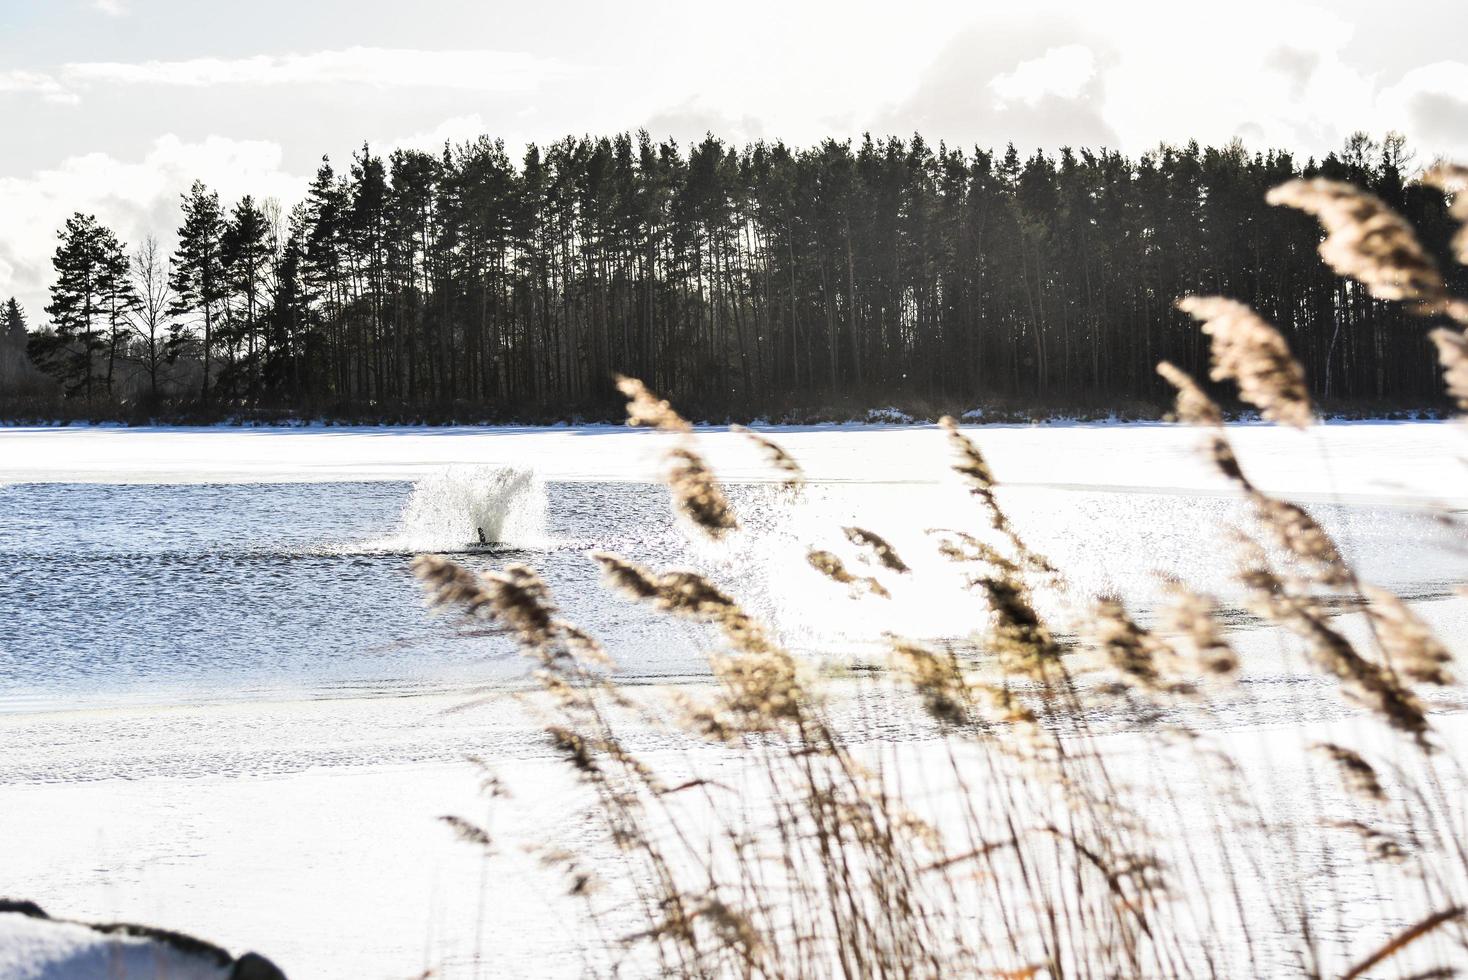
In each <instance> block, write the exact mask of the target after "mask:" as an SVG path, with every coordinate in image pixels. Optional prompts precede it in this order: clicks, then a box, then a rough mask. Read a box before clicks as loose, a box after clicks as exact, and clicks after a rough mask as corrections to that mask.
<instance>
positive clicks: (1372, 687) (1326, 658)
mask: <svg viewBox="0 0 1468 980" xmlns="http://www.w3.org/2000/svg"><path fill="white" fill-rule="evenodd" d="M1240 544H1241V545H1242V549H1241V551H1242V554H1241V559H1240V565H1239V573H1238V577H1239V581H1240V582H1241V583H1242V584H1243V585H1244V586H1245V587H1246V588H1247V589H1248V590H1249V593H1250V596H1251V603H1250V605H1251V608H1252V609H1253V610H1254V611H1255V612H1256V613H1257V614H1258V615H1260V616H1262V617H1264V618H1265V619H1268V620H1270V621H1271V622H1275V623H1278V624H1279V625H1281V626H1284V627H1285V628H1287V629H1289V630H1290V631H1291V632H1292V633H1294V634H1295V635H1296V636H1298V637H1300V638H1301V639H1302V640H1304V641H1305V648H1306V650H1307V651H1308V653H1309V654H1310V657H1311V659H1312V660H1314V661H1315V663H1316V664H1318V665H1319V666H1320V667H1321V668H1322V669H1324V670H1327V671H1329V672H1330V673H1331V674H1333V675H1335V676H1336V677H1337V678H1338V679H1339V680H1340V681H1341V682H1342V684H1343V686H1344V688H1345V690H1346V691H1347V692H1348V693H1349V694H1351V695H1352V696H1353V697H1355V698H1356V699H1357V700H1359V701H1360V702H1361V703H1362V704H1364V705H1366V706H1367V707H1368V708H1370V709H1371V710H1373V711H1375V712H1376V713H1377V714H1378V715H1379V716H1380V717H1381V718H1382V719H1383V720H1385V721H1386V722H1387V723H1388V724H1389V725H1391V727H1393V728H1396V729H1397V730H1399V731H1402V732H1406V733H1407V734H1410V735H1412V736H1414V737H1416V739H1417V740H1418V742H1419V743H1420V744H1422V745H1424V746H1426V744H1427V743H1426V736H1427V732H1428V730H1429V726H1428V723H1427V715H1426V713H1425V712H1424V711H1423V708H1422V703H1421V702H1420V701H1419V700H1418V699H1417V696H1416V695H1414V694H1413V693H1412V692H1411V691H1410V690H1409V689H1407V688H1406V687H1404V686H1403V685H1402V684H1401V683H1400V682H1399V681H1398V680H1397V678H1396V676H1395V675H1394V674H1393V673H1392V672H1391V671H1389V670H1387V669H1386V668H1384V667H1381V666H1379V665H1377V664H1374V663H1372V662H1371V661H1369V660H1367V659H1366V658H1364V657H1362V656H1361V655H1360V654H1359V653H1357V652H1356V648H1355V647H1354V646H1352V645H1351V642H1350V641H1349V640H1347V639H1346V638H1345V637H1344V636H1342V635H1341V634H1340V633H1337V632H1336V631H1335V630H1333V629H1331V628H1330V627H1329V626H1327V625H1326V617H1325V612H1324V611H1323V610H1322V609H1321V608H1320V606H1319V604H1318V603H1317V602H1316V601H1315V600H1314V599H1312V598H1311V597H1310V596H1308V595H1305V594H1303V593H1301V592H1299V591H1297V590H1293V589H1291V588H1289V587H1288V586H1287V585H1286V584H1285V582H1283V581H1282V580H1281V579H1280V578H1279V577H1278V576H1276V575H1275V574H1274V572H1273V571H1272V570H1271V569H1270V568H1269V565H1268V560H1267V558H1265V556H1264V553H1263V550H1262V549H1260V548H1259V547H1258V546H1257V545H1255V544H1253V543H1252V542H1249V541H1247V540H1242V541H1241V542H1240Z"/></svg>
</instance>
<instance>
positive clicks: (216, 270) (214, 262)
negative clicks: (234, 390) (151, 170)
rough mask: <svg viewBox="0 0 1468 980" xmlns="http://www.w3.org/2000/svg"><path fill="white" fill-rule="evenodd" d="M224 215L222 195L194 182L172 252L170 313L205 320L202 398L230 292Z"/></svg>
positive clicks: (185, 200) (206, 393) (205, 395)
mask: <svg viewBox="0 0 1468 980" xmlns="http://www.w3.org/2000/svg"><path fill="white" fill-rule="evenodd" d="M223 233H224V215H223V212H222V211H221V209H220V206H219V194H218V193H217V192H215V191H211V190H209V189H208V188H207V187H205V186H204V183H203V182H202V181H197V180H196V181H194V184H193V186H192V187H190V188H189V192H188V193H187V194H185V195H183V224H182V225H180V226H179V229H178V249H177V251H175V252H174V255H173V270H172V276H171V279H170V281H169V286H170V287H171V288H172V290H173V293H174V299H173V306H172V307H171V313H172V314H173V315H174V316H192V317H195V318H198V319H201V320H202V325H203V335H202V338H201V340H202V353H203V361H204V379H203V381H202V383H201V385H200V399H201V400H202V401H204V402H205V403H207V402H208V400H209V385H210V382H211V378H212V374H213V356H214V345H215V340H214V322H215V319H216V317H217V316H218V314H219V310H220V305H221V304H222V302H223V301H224V298H225V296H226V295H227V286H228V284H227V281H226V279H225V274H224V256H223V248H222V243H221V240H220V239H221V236H222V235H223Z"/></svg>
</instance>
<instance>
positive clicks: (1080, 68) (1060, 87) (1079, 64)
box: [989, 44, 1096, 105]
mask: <svg viewBox="0 0 1468 980" xmlns="http://www.w3.org/2000/svg"><path fill="white" fill-rule="evenodd" d="M1095 77H1096V55H1095V54H1094V53H1093V52H1092V51H1091V49H1090V48H1088V47H1086V46H1085V45H1084V44H1067V45H1064V46H1062V47H1058V48H1050V49H1049V50H1048V51H1046V52H1045V53H1044V54H1043V55H1041V56H1040V57H1038V58H1032V59H1030V60H1029V61H1023V62H1020V63H1019V64H1018V65H1016V66H1015V68H1014V70H1013V71H1010V72H1005V73H1004V74H1002V75H998V76H996V77H995V78H994V80H993V81H991V82H990V83H989V87H990V88H991V89H993V90H994V94H995V95H997V96H999V99H1000V101H1001V102H1023V103H1024V104H1025V105H1035V104H1036V103H1038V102H1039V101H1040V100H1041V99H1043V98H1045V97H1046V96H1054V97H1055V98H1060V99H1074V98H1078V97H1079V96H1080V95H1081V94H1082V93H1084V92H1085V91H1086V89H1087V88H1088V87H1089V86H1090V84H1091V80H1092V79H1094V78H1095Z"/></svg>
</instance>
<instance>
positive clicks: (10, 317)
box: [4, 296, 30, 350]
mask: <svg viewBox="0 0 1468 980" xmlns="http://www.w3.org/2000/svg"><path fill="white" fill-rule="evenodd" d="M4 320H5V331H4V337H5V340H6V342H8V343H9V344H10V345H11V346H12V347H15V348H16V349H18V350H25V345H26V339H27V337H29V336H30V334H29V329H30V328H29V327H28V326H27V325H26V316H25V310H23V309H21V307H20V302H19V301H18V300H17V299H16V298H15V297H14V296H12V297H10V299H9V300H8V301H7V302H6V303H5V317H4Z"/></svg>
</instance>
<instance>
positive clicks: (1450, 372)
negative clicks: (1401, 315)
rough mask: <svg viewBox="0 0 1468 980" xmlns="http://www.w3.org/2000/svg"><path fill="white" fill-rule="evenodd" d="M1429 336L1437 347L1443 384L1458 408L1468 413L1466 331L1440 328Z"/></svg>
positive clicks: (1467, 350) (1467, 346) (1467, 343)
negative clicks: (1441, 367)
mask: <svg viewBox="0 0 1468 980" xmlns="http://www.w3.org/2000/svg"><path fill="white" fill-rule="evenodd" d="M1430 336H1431V337H1432V342H1433V343H1434V344H1436V345H1437V358H1438V361H1439V363H1441V364H1442V366H1443V382H1444V384H1445V385H1446V386H1447V390H1448V394H1449V395H1451V396H1452V397H1453V398H1454V399H1456V400H1457V402H1458V407H1459V408H1460V409H1462V410H1464V411H1465V412H1468V331H1464V332H1461V333H1460V332H1459V331H1457V330H1448V329H1446V328H1443V327H1440V328H1438V329H1437V330H1434V331H1433V332H1432V333H1431V334H1430Z"/></svg>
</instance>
